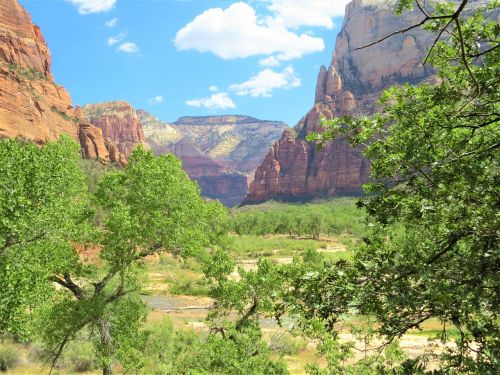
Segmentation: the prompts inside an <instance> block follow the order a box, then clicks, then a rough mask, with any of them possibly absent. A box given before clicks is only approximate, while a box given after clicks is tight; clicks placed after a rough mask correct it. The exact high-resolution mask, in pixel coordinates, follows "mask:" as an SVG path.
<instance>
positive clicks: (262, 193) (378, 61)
mask: <svg viewBox="0 0 500 375" xmlns="http://www.w3.org/2000/svg"><path fill="white" fill-rule="evenodd" d="M394 4H395V1H393V0H389V1H387V0H353V1H352V2H350V3H349V4H348V5H347V6H346V14H345V17H344V22H343V26H342V29H341V31H340V33H339V34H338V36H337V40H336V44H335V51H334V52H333V57H332V61H331V64H330V66H329V67H328V68H326V67H324V66H322V67H321V68H320V71H319V74H318V80H317V85H316V92H315V101H314V105H313V107H312V109H311V110H310V111H309V112H308V113H307V114H306V115H305V116H304V118H302V119H301V120H300V121H299V123H298V124H297V126H296V127H295V128H294V129H293V130H285V131H284V133H283V135H282V137H281V139H280V140H279V141H278V142H276V143H275V144H274V145H273V146H272V147H271V149H270V151H269V152H268V154H267V156H266V157H265V159H264V161H263V162H262V164H261V165H260V166H259V167H258V168H257V170H256V172H255V178H254V181H253V182H252V183H251V184H250V187H249V192H248V194H247V196H246V197H245V199H244V204H253V203H259V202H263V201H266V200H269V199H276V200H284V201H304V200H310V199H315V198H325V197H331V196H339V195H358V194H362V187H361V186H362V185H363V184H364V183H366V182H367V179H368V176H369V162H368V161H367V160H366V159H364V158H363V156H362V153H361V150H360V149H355V148H352V147H350V146H349V145H348V144H347V143H346V141H345V140H344V139H343V138H341V137H340V138H338V139H336V140H334V141H332V142H330V143H329V144H327V145H326V147H325V148H324V149H322V150H317V149H316V147H315V144H314V143H312V142H308V141H306V140H305V138H306V136H307V134H308V133H309V132H312V131H315V132H321V131H322V128H321V126H320V119H321V118H322V117H324V118H326V119H332V118H334V117H340V116H344V115H361V114H372V113H373V112H374V111H375V110H376V101H377V99H378V97H379V96H380V94H381V93H382V91H383V90H384V89H386V88H388V87H390V86H392V85H395V84H403V83H411V84H418V83H420V82H422V81H424V80H427V79H429V78H430V77H431V76H432V74H433V70H432V69H431V68H430V67H428V66H426V67H423V66H422V60H423V58H424V56H425V54H426V51H427V48H428V46H429V45H430V44H431V43H432V41H433V37H432V34H430V33H427V32H425V31H423V30H420V29H414V30H411V31H410V32H408V33H405V34H397V35H395V36H393V37H391V38H389V39H387V40H385V41H383V42H381V43H378V44H375V45H373V46H371V47H367V48H363V49H357V48H359V47H362V46H365V45H367V44H369V43H371V42H374V41H376V40H379V39H380V38H382V37H384V36H386V35H388V34H390V33H392V32H394V31H397V30H400V29H403V28H405V27H407V26H408V25H413V24H415V23H417V22H418V21H420V20H421V19H422V15H421V13H419V11H413V12H409V13H405V14H404V15H403V16H400V17H398V16H396V15H394V13H393V9H394Z"/></svg>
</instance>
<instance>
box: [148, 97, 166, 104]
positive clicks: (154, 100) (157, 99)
mask: <svg viewBox="0 0 500 375" xmlns="http://www.w3.org/2000/svg"><path fill="white" fill-rule="evenodd" d="M148 102H149V103H150V104H153V105H154V104H160V103H163V96H161V95H156V96H155V97H153V98H151V99H149V100H148Z"/></svg>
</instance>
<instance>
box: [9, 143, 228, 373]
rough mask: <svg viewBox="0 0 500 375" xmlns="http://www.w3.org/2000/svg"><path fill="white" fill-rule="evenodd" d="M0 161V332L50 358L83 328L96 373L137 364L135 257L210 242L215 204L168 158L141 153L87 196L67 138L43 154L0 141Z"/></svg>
mask: <svg viewBox="0 0 500 375" xmlns="http://www.w3.org/2000/svg"><path fill="white" fill-rule="evenodd" d="M0 161H1V163H0V164H1V167H0V168H1V171H2V173H1V177H0V179H1V185H0V207H1V210H2V212H1V218H2V221H1V228H0V235H1V237H0V238H1V241H0V243H1V245H2V247H1V253H0V260H1V263H0V272H1V277H0V283H1V288H0V300H1V302H2V303H1V304H0V305H1V307H0V311H1V314H2V316H1V320H0V322H1V323H0V324H1V325H0V329H1V331H2V332H10V333H13V334H17V335H22V336H23V337H24V338H25V339H33V338H38V339H41V340H42V341H43V342H44V343H45V345H46V346H47V347H48V348H49V349H50V350H51V351H52V355H53V359H54V362H55V361H56V360H57V359H58V357H59V356H60V355H61V353H62V351H63V350H64V348H65V346H66V344H67V343H68V342H70V341H71V340H73V339H75V338H76V337H77V336H79V335H80V334H81V333H82V332H87V333H88V338H89V339H90V340H91V341H92V342H93V343H94V348H95V351H96V353H97V357H98V359H99V362H100V364H101V366H102V367H103V371H104V373H105V374H110V373H112V363H113V361H119V362H120V363H121V364H122V366H124V367H125V368H128V369H138V368H140V367H141V366H142V365H143V360H144V358H143V355H142V349H143V346H144V344H145V343H146V340H147V336H146V334H145V332H144V331H143V330H142V324H143V322H144V320H145V316H146V312H147V310H146V308H145V306H144V304H143V302H142V301H141V300H140V298H139V291H140V287H141V285H140V281H139V275H138V272H137V269H138V265H139V263H140V260H141V259H142V258H144V257H146V256H148V255H152V254H155V253H157V252H159V251H170V252H172V253H175V254H177V255H180V256H189V255H193V254H199V253H200V252H203V251H205V249H206V248H208V247H212V246H217V245H218V243H219V239H220V237H221V236H222V235H224V233H225V230H226V227H225V226H226V224H225V223H226V212H225V210H224V208H223V207H222V206H221V205H220V204H218V203H216V202H215V203H209V202H205V201H204V200H203V199H202V198H201V197H200V192H199V188H198V186H197V185H196V184H195V183H194V182H192V181H190V180H189V178H188V177H187V175H186V173H185V172H184V171H183V170H182V169H181V163H180V161H179V160H178V159H176V158H175V157H174V156H172V155H166V156H161V157H155V156H154V155H153V153H152V152H150V151H145V150H143V149H141V148H138V149H136V150H135V151H134V152H133V154H132V156H131V158H130V160H129V163H128V164H127V166H125V167H124V168H123V169H121V170H114V171H108V172H106V173H105V174H104V175H103V177H102V179H101V180H100V181H99V183H98V186H97V191H96V194H95V195H90V194H89V193H88V191H87V189H86V186H85V179H84V175H83V173H82V171H81V170H80V169H79V167H78V164H77V161H78V147H77V146H76V145H75V144H74V143H73V142H72V141H70V140H69V139H67V138H63V139H61V140H60V141H59V142H56V143H50V142H49V143H48V144H47V145H46V146H44V147H42V148H39V147H37V146H35V145H32V144H26V145H23V144H20V143H18V142H16V141H12V140H11V141H2V142H1V143H0ZM97 211H99V212H100V215H99V216H98V217H96V216H95V213H96V212H97ZM86 252H91V253H92V252H93V253H95V254H97V257H96V259H95V261H93V262H92V261H90V262H89V261H88V260H86V259H85V257H84V256H83V254H84V253H86ZM56 285H57V286H58V287H55V286H56Z"/></svg>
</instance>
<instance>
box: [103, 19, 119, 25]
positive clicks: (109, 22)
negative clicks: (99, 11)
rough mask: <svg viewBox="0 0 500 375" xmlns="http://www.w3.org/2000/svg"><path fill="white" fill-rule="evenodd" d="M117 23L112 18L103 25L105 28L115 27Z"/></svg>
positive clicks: (116, 20)
mask: <svg viewBox="0 0 500 375" xmlns="http://www.w3.org/2000/svg"><path fill="white" fill-rule="evenodd" d="M117 23H118V18H112V19H110V20H108V21H106V22H104V24H105V25H106V26H107V27H115V26H116V24H117Z"/></svg>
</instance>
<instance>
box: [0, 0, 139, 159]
mask: <svg viewBox="0 0 500 375" xmlns="http://www.w3.org/2000/svg"><path fill="white" fill-rule="evenodd" d="M106 130H108V129H106ZM62 134H68V135H69V136H70V137H71V138H73V139H74V140H75V141H77V142H79V143H80V144H81V149H82V156H84V157H87V158H95V159H100V160H101V161H103V162H108V161H114V162H117V163H123V162H125V161H126V159H127V157H128V154H129V153H128V151H123V150H128V149H129V148H130V145H129V144H128V143H127V146H126V147H122V146H121V143H120V142H121V141H122V140H123V139H125V138H126V139H132V138H133V136H132V135H131V136H127V135H124V134H121V135H120V137H119V138H114V137H115V136H116V134H117V132H109V133H106V132H103V129H101V128H100V127H98V126H94V125H92V124H91V123H89V122H88V121H87V120H86V119H85V118H84V116H83V112H82V111H81V110H80V109H79V108H78V107H77V108H74V107H73V105H72V101H71V97H70V95H69V93H68V92H67V91H66V89H65V88H64V87H62V86H60V85H58V84H56V83H55V82H54V79H53V76H52V72H51V57H50V51H49V48H48V46H47V43H46V42H45V39H44V37H43V35H42V32H41V31H40V29H39V27H38V26H36V25H34V24H33V22H32V20H31V16H30V14H29V13H28V12H27V11H26V10H25V9H24V8H23V7H22V6H21V5H19V3H18V2H17V1H16V0H0V137H9V138H24V139H28V140H31V141H33V142H35V143H37V144H40V145H41V144H44V143H45V142H47V141H50V140H55V139H57V138H58V137H59V136H60V135H62Z"/></svg>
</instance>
